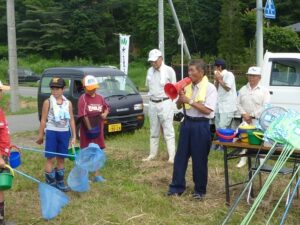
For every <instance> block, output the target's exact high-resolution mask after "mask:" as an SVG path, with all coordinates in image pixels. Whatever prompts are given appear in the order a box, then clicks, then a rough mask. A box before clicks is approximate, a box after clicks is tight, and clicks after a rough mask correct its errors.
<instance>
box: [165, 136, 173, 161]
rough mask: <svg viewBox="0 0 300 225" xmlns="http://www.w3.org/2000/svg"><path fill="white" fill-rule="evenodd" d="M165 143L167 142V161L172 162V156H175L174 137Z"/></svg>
mask: <svg viewBox="0 0 300 225" xmlns="http://www.w3.org/2000/svg"><path fill="white" fill-rule="evenodd" d="M166 143H167V149H168V154H169V160H168V162H169V163H171V164H173V163H174V158H175V138H171V139H169V140H167V141H166Z"/></svg>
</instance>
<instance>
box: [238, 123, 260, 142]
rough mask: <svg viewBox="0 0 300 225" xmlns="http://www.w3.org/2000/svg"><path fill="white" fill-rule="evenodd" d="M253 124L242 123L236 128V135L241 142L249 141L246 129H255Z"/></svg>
mask: <svg viewBox="0 0 300 225" xmlns="http://www.w3.org/2000/svg"><path fill="white" fill-rule="evenodd" d="M255 129H256V128H255V126H252V125H243V126H240V127H239V129H238V135H239V138H240V139H241V141H242V142H244V143H249V138H248V131H251V130H252V131H255Z"/></svg>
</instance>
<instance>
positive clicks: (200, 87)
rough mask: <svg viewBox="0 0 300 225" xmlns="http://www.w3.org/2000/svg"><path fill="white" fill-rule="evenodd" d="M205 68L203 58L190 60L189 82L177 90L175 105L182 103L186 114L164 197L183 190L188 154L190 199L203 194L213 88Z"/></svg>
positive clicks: (212, 113)
mask: <svg viewBox="0 0 300 225" xmlns="http://www.w3.org/2000/svg"><path fill="white" fill-rule="evenodd" d="M205 70H206V64H205V63H204V61H203V60H193V61H191V62H190V63H189V70H188V71H189V77H190V78H191V80H192V83H191V84H190V85H188V86H186V87H185V88H184V90H181V91H180V93H179V98H178V101H177V107H178V108H181V107H183V106H184V108H185V109H184V110H185V111H186V115H185V119H184V121H183V123H182V124H181V128H180V135H179V142H178V149H177V152H176V156H175V161H174V170H173V179H172V183H171V184H170V186H169V191H168V193H167V195H168V196H172V195H181V194H182V193H183V192H184V191H185V189H186V182H185V173H186V169H187V166H188V160H189V158H190V156H191V157H192V163H193V181H194V183H195V187H194V193H193V198H195V199H200V200H201V199H202V198H203V197H204V196H205V194H206V186H207V175H208V168H207V161H208V154H209V149H210V145H211V133H210V125H209V119H211V118H213V117H214V110H215V107H216V103H217V90H216V88H215V86H214V85H213V84H211V83H210V82H209V81H208V78H207V76H206V75H205V72H206V71H205Z"/></svg>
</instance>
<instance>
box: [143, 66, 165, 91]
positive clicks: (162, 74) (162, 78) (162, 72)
mask: <svg viewBox="0 0 300 225" xmlns="http://www.w3.org/2000/svg"><path fill="white" fill-rule="evenodd" d="M166 69H167V66H166V65H165V64H164V62H162V64H161V66H160V68H159V73H160V85H161V86H165V84H166V81H167V77H166V74H167V72H166ZM154 73H155V69H154V68H153V67H152V68H150V70H149V73H148V74H147V78H146V85H147V86H148V84H149V81H150V80H151V79H152V76H153V74H154Z"/></svg>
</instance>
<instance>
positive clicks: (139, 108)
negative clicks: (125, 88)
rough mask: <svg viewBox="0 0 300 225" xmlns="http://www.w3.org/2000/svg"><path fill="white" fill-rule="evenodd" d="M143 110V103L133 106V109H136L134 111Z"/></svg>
mask: <svg viewBox="0 0 300 225" xmlns="http://www.w3.org/2000/svg"><path fill="white" fill-rule="evenodd" d="M143 108H144V105H143V103H140V104H135V105H134V106H133V109H134V110H142V109H143Z"/></svg>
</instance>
